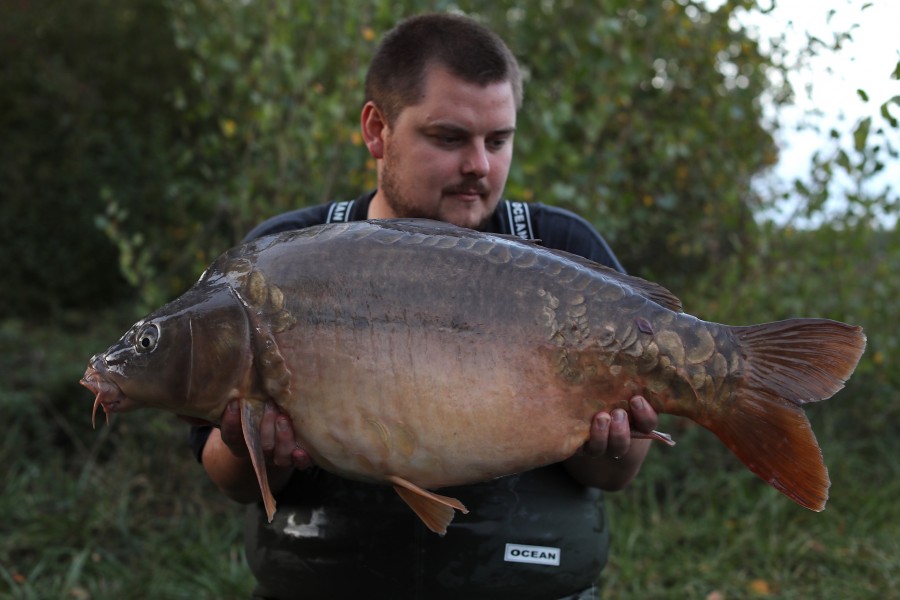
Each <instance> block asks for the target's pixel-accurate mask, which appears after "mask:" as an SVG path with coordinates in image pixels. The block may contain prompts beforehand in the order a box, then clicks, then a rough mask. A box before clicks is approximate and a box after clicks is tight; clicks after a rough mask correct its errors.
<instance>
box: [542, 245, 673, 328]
mask: <svg viewBox="0 0 900 600" xmlns="http://www.w3.org/2000/svg"><path fill="white" fill-rule="evenodd" d="M544 250H545V251H546V252H550V253H551V254H555V255H557V256H560V257H562V258H565V259H568V260H570V261H572V262H574V263H578V264H579V265H581V266H582V267H586V268H588V269H591V270H592V271H594V272H596V273H598V274H600V275H602V276H603V277H605V278H606V279H609V280H611V281H614V282H615V283H618V284H620V285H622V286H625V287H627V288H629V289H631V290H632V291H633V292H634V293H636V294H638V295H640V296H643V297H644V298H647V299H648V300H650V301H652V302H655V303H656V304H659V305H660V306H662V307H663V308H667V309H669V310H671V311H673V312H678V313H680V312H684V308H683V307H682V305H681V300H680V299H679V298H678V296H676V295H675V294H673V293H672V292H670V291H669V290H667V289H666V288H664V287H663V286H661V285H659V284H658V283H653V282H652V281H647V280H646V279H641V278H640V277H635V276H634V275H626V274H625V273H620V272H619V271H616V270H615V269H612V268H610V267H607V266H605V265H601V264H600V263H597V262H594V261H592V260H590V259H587V258H584V257H583V256H578V255H577V254H572V253H571V252H566V251H564V250H556V249H554V248H544Z"/></svg>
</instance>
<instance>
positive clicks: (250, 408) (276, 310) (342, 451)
mask: <svg viewBox="0 0 900 600" xmlns="http://www.w3.org/2000/svg"><path fill="white" fill-rule="evenodd" d="M864 348H865V336H864V334H863V332H862V329H861V328H860V327H855V326H850V325H846V324H844V323H839V322H835V321H830V320H825V319H790V320H786V321H780V322H775V323H766V324H762V325H753V326H744V327H733V326H728V325H722V324H717V323H711V322H706V321H702V320H700V319H697V318H696V317H693V316H690V315H688V314H686V313H684V312H682V309H681V303H680V301H679V300H678V299H677V298H676V297H675V296H674V295H672V294H671V293H670V292H669V291H667V290H665V289H664V288H662V287H660V286H658V285H656V284H653V283H650V282H647V281H644V280H642V279H638V278H635V277H630V276H627V275H623V274H621V273H618V272H616V271H613V270H611V269H607V268H605V267H602V266H600V265H597V264H595V263H592V262H590V261H588V260H586V259H583V258H580V257H577V256H574V255H570V254H567V253H564V252H559V251H555V250H549V249H546V248H543V247H541V246H539V245H537V244H534V243H525V242H521V241H518V240H513V239H511V238H505V237H502V236H495V235H489V234H484V233H478V232H474V231H471V230H467V229H461V228H458V227H455V226H453V225H449V224H446V223H439V222H432V221H423V220H388V221H363V222H355V223H342V224H334V225H323V226H319V227H312V228H309V229H303V230H299V231H293V232H287V233H282V234H277V235H274V236H268V237H264V238H260V239H258V240H254V241H251V242H248V243H246V244H243V245H241V246H238V247H236V248H234V249H232V250H230V251H228V252H226V253H225V254H223V255H222V256H221V257H219V258H218V259H217V260H216V261H215V262H214V263H213V264H212V265H211V266H210V267H209V268H208V269H207V270H206V271H205V272H204V274H203V275H202V276H201V277H200V280H199V281H198V282H197V283H196V284H195V285H194V286H193V287H192V288H191V289H190V290H188V291H187V292H185V294H184V295H182V296H181V297H179V298H177V299H176V300H174V301H172V302H171V303H169V304H167V305H165V306H163V307H162V308H160V309H159V310H157V311H155V312H153V313H152V314H150V315H149V316H147V317H146V318H144V319H141V320H140V321H138V322H137V323H136V324H135V325H134V326H133V327H132V328H131V329H130V330H129V331H128V332H127V333H126V334H125V335H124V336H123V337H122V338H121V339H120V340H119V341H118V342H116V343H115V344H114V345H112V346H111V347H110V348H109V349H108V350H107V351H106V352H104V353H102V354H98V355H95V356H94V357H93V358H91V360H90V363H89V366H88V368H87V371H86V372H85V375H84V378H83V379H82V384H83V385H85V386H86V387H87V388H89V389H90V390H92V391H93V392H94V393H95V395H96V398H95V401H94V410H95V411H96V408H97V406H102V407H103V409H104V410H105V411H106V413H107V415H108V414H109V413H113V412H120V411H126V410H130V409H134V408H139V407H153V408H160V409H163V410H167V411H171V412H174V413H177V414H181V415H187V416H192V417H197V418H200V419H205V420H207V421H210V422H213V423H218V422H219V420H220V417H221V415H222V413H223V411H224V409H225V406H226V405H227V403H228V402H229V401H231V400H234V399H237V400H239V401H240V406H241V416H242V426H243V430H244V437H245V440H246V442H247V446H248V448H249V449H250V453H251V457H252V459H253V464H254V468H255V470H256V474H257V477H258V479H259V483H260V487H261V490H262V495H263V499H264V503H265V506H266V510H267V513H268V515H269V519H270V520H271V518H272V515H273V514H274V511H275V501H274V499H273V497H272V494H271V492H270V490H269V487H268V482H267V479H266V473H265V464H264V458H263V453H262V449H261V445H260V440H259V424H260V421H261V418H262V413H263V407H264V404H265V402H266V401H274V402H276V403H277V404H278V405H279V407H280V408H281V409H282V410H283V411H285V412H287V413H289V414H290V416H291V418H292V420H293V425H294V433H295V436H296V439H297V441H298V443H299V444H300V445H301V446H302V447H303V448H304V449H305V450H306V451H307V452H309V454H310V455H311V456H312V458H313V459H314V460H315V462H316V464H318V465H319V466H321V467H322V468H324V469H327V470H329V471H332V472H334V473H337V474H339V475H342V476H346V477H351V478H355V479H361V480H366V481H373V482H381V483H386V484H390V485H393V486H394V487H395V489H396V490H397V491H398V493H399V494H400V496H401V497H402V498H403V499H404V500H405V501H406V502H407V503H408V504H409V505H410V507H411V508H413V510H415V511H416V513H417V514H418V515H419V516H420V517H421V518H422V520H423V521H424V522H425V523H426V525H428V527H429V528H431V529H432V530H433V531H436V532H439V533H443V532H444V531H446V526H447V524H448V523H449V522H450V520H451V519H452V518H453V515H454V510H465V507H464V506H463V505H462V503H461V502H459V500H457V499H455V498H448V497H445V496H441V495H439V494H436V493H434V492H432V491H429V490H433V489H438V488H442V487H445V486H453V485H462V484H467V483H474V482H478V481H485V480H488V479H491V478H495V477H500V476H503V475H507V474H512V473H517V472H521V471H524V470H528V469H532V468H536V467H539V466H542V465H547V464H550V463H555V462H559V461H562V460H565V459H567V458H569V457H571V456H572V455H574V454H575V453H576V452H577V451H578V450H579V449H580V448H581V447H582V445H583V444H584V443H585V442H586V441H587V440H588V438H589V433H590V422H591V418H592V416H593V415H594V414H596V413H597V412H598V411H608V410H611V409H613V408H616V407H622V408H626V409H627V406H628V400H629V399H630V398H631V397H632V396H634V395H636V394H640V395H642V396H644V397H645V398H646V399H647V401H649V402H650V404H651V405H652V406H653V408H654V409H655V410H656V411H657V412H659V413H669V414H674V415H680V416H684V417H687V418H689V419H692V420H693V421H695V422H697V423H699V424H700V425H702V426H704V427H705V428H707V429H709V430H710V431H712V432H713V433H715V434H716V435H717V436H718V437H719V439H720V440H721V441H722V442H723V443H724V444H725V445H726V446H727V447H728V448H730V449H731V450H732V451H733V452H734V453H735V454H736V455H737V456H738V458H740V460H741V461H742V462H743V463H744V464H745V465H746V466H747V467H748V468H749V469H750V470H751V471H753V472H754V473H756V474H757V475H758V476H759V477H761V478H762V479H763V480H764V481H766V482H768V483H769V484H771V485H772V486H774V487H775V488H777V489H778V490H779V491H781V492H782V493H784V494H785V495H787V496H788V497H789V498H791V499H792V500H794V501H796V502H797V503H799V504H801V505H803V506H805V507H807V508H810V509H812V510H822V509H823V508H824V506H825V502H826V500H827V497H828V487H829V479H828V473H827V470H826V468H825V465H824V462H823V458H822V454H821V451H820V449H819V446H818V444H817V442H816V439H815V435H814V434H813V432H812V429H811V427H810V424H809V421H808V420H807V418H806V416H805V414H804V412H803V410H802V405H803V404H805V403H807V402H814V401H818V400H822V399H825V398H828V397H830V396H831V395H833V394H834V393H835V392H837V391H838V390H839V389H841V388H842V387H843V384H844V382H845V381H846V380H847V379H848V378H849V377H850V375H851V373H852V372H853V370H854V368H855V367H856V364H857V362H858V360H859V358H860V356H861V355H862V352H863V351H864Z"/></svg>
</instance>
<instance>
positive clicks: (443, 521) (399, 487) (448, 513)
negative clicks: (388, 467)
mask: <svg viewBox="0 0 900 600" xmlns="http://www.w3.org/2000/svg"><path fill="white" fill-rule="evenodd" d="M388 481H389V482H391V483H392V484H393V485H394V489H395V490H396V491H397V494H398V495H399V496H400V498H402V499H403V501H404V502H406V504H407V505H409V507H410V508H411V509H413V511H414V512H415V513H416V514H417V515H418V516H419V518H420V519H422V522H423V523H425V526H426V527H428V529H430V530H431V531H433V532H435V533H437V534H438V535H444V534H445V533H447V526H448V525H449V524H450V521H452V520H453V517H454V516H455V515H456V512H455V511H457V510H458V511H460V512H462V513H463V514H466V513H468V512H469V511H468V510H467V509H466V507H465V506H464V505H463V503H462V502H460V501H459V500H457V499H456V498H449V497H447V496H441V495H440V494H435V493H434V492H429V491H428V490H424V489H422V488H420V487H419V486H417V485H416V484H414V483H410V482H409V481H407V480H405V479H403V478H402V477H397V476H396V475H391V476H390V477H388Z"/></svg>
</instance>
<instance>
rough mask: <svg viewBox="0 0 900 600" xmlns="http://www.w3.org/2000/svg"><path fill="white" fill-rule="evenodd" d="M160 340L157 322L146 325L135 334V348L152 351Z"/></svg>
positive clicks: (142, 351) (141, 351)
mask: <svg viewBox="0 0 900 600" xmlns="http://www.w3.org/2000/svg"><path fill="white" fill-rule="evenodd" d="M157 342H159V326H158V325H157V324H156V323H148V324H147V325H144V326H143V327H142V328H141V329H140V331H138V333H137V335H136V336H134V349H135V350H136V351H137V352H140V353H144V352H152V351H153V350H154V349H155V348H156V344H157Z"/></svg>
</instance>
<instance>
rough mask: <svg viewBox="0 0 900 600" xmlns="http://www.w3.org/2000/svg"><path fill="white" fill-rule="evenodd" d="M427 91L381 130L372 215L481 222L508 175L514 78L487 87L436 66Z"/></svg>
mask: <svg viewBox="0 0 900 600" xmlns="http://www.w3.org/2000/svg"><path fill="white" fill-rule="evenodd" d="M424 90H425V94H424V96H423V98H422V101H421V102H420V103H418V104H416V105H414V106H407V107H406V108H404V109H403V110H402V111H401V112H400V114H399V115H398V116H397V118H396V120H395V122H394V124H393V126H386V127H385V128H384V130H383V134H382V139H383V142H384V147H383V156H382V160H381V161H380V163H379V189H378V192H377V194H376V197H375V199H374V200H373V204H372V208H371V209H370V216H371V217H385V216H387V217H407V218H408V217H419V218H429V219H438V220H441V221H447V222H450V223H453V224H455V225H460V226H462V227H470V228H475V229H478V228H480V227H481V226H482V225H483V224H484V223H485V221H487V219H488V218H489V217H490V215H491V214H492V213H493V211H494V209H495V208H496V207H497V203H498V202H499V201H500V198H501V196H502V194H503V188H504V186H505V185H506V177H507V175H508V174H509V164H510V161H511V160H512V147H513V134H514V133H515V127H516V105H515V100H514V98H513V91H512V85H511V84H510V83H509V82H503V83H494V84H490V85H488V86H486V87H482V86H479V85H476V84H471V83H467V82H465V81H463V80H461V79H459V78H457V77H455V76H454V75H451V74H450V73H449V72H448V71H446V70H444V69H442V68H437V67H433V68H431V69H429V71H428V75H427V78H426V82H425V88H424ZM379 196H381V198H379ZM382 209H387V210H386V211H384V210H382ZM373 213H374V214H373Z"/></svg>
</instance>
